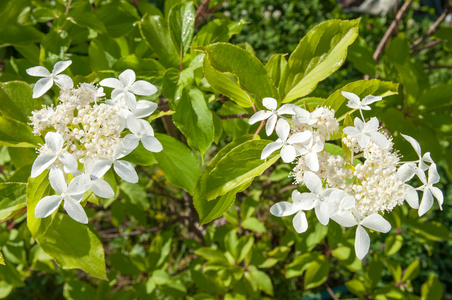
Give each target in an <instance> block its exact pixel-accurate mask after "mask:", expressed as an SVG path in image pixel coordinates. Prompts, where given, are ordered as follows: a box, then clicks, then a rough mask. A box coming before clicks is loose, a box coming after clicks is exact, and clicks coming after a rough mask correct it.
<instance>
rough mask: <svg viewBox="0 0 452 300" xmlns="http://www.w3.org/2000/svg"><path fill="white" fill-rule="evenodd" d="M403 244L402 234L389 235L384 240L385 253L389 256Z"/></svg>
mask: <svg viewBox="0 0 452 300" xmlns="http://www.w3.org/2000/svg"><path fill="white" fill-rule="evenodd" d="M402 245H403V236H402V235H401V234H397V235H390V236H388V237H387V238H386V240H385V255H386V256H390V255H393V254H396V253H397V252H399V250H400V248H402Z"/></svg>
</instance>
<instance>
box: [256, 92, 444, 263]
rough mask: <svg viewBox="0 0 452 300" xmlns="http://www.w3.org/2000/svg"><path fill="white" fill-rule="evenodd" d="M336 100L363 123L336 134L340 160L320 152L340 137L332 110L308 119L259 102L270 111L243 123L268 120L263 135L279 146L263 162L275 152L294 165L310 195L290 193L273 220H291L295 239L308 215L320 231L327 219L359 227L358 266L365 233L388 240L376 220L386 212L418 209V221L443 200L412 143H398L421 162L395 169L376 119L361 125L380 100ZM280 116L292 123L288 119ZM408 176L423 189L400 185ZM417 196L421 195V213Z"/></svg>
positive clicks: (396, 158)
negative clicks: (401, 207) (274, 136)
mask: <svg viewBox="0 0 452 300" xmlns="http://www.w3.org/2000/svg"><path fill="white" fill-rule="evenodd" d="M342 95H343V96H344V97H346V98H347V99H348V100H349V102H348V104H347V106H348V107H350V108H352V109H354V110H359V112H360V115H361V118H355V120H354V126H348V127H345V128H343V130H342V139H341V141H342V148H343V149H344V150H345V151H344V153H345V154H344V156H340V155H332V154H330V153H329V152H327V150H326V148H325V143H326V142H327V141H328V140H329V139H330V137H331V135H332V134H335V135H337V134H340V133H341V132H339V122H338V121H337V119H336V118H335V117H334V111H333V110H332V109H329V108H325V107H317V108H316V109H315V110H314V111H312V112H309V111H307V110H305V109H302V108H300V107H298V106H296V105H293V104H285V105H283V106H282V107H281V108H280V109H279V110H276V108H277V101H276V100H275V99H272V98H264V100H263V104H264V106H265V107H266V108H267V109H269V110H264V111H258V112H256V114H254V115H253V116H252V117H251V118H250V121H249V123H250V124H253V123H255V122H257V121H262V120H265V119H267V118H268V121H267V127H266V129H267V134H268V135H270V134H271V133H272V131H273V128H274V127H275V124H276V133H277V135H278V139H277V140H276V141H275V142H272V143H269V144H268V145H267V146H266V147H265V148H264V149H263V151H262V156H261V159H266V158H267V157H268V156H270V154H271V153H273V152H274V151H276V150H278V149H281V152H280V153H281V158H282V159H283V161H284V162H286V163H292V162H294V161H295V162H296V166H295V168H294V169H293V172H292V176H293V177H294V178H295V182H296V183H297V184H304V185H306V187H307V188H308V190H309V191H310V192H309V193H300V192H298V191H294V192H293V193H292V202H289V201H281V202H279V203H276V204H275V205H273V206H272V207H271V209H270V212H271V213H272V214H273V215H275V216H277V217H284V216H290V215H294V214H295V217H294V218H293V226H294V228H295V230H296V231H297V232H298V233H302V232H305V231H306V230H307V228H308V222H307V218H306V215H305V211H308V210H312V209H313V210H314V211H315V215H316V217H317V219H318V220H319V222H320V223H321V224H323V225H327V224H328V223H329V220H330V219H331V220H333V221H335V222H337V223H338V224H340V225H342V226H345V227H353V226H357V230H356V238H355V252H356V255H357V257H358V258H359V259H363V258H364V256H365V255H366V254H367V252H368V251H369V247H370V238H369V235H368V233H367V232H366V230H365V229H364V227H366V228H368V229H372V230H375V231H380V232H383V233H386V232H388V231H389V230H390V229H391V225H390V223H389V222H388V221H386V220H385V219H384V218H383V217H382V216H381V215H380V214H384V213H385V212H388V211H391V210H392V209H393V208H394V207H395V206H397V205H401V204H403V203H404V201H405V200H406V201H407V202H408V204H409V205H410V206H411V207H412V208H415V209H417V208H419V211H418V213H419V216H422V215H423V214H425V213H426V212H427V211H428V210H429V209H430V208H431V207H432V205H433V198H436V199H437V200H438V203H439V206H440V207H441V205H442V203H443V194H442V192H441V190H440V189H438V188H437V187H434V186H433V184H435V183H438V182H439V175H438V172H437V169H436V165H435V163H434V162H433V160H432V159H431V157H430V154H429V153H426V154H424V155H423V156H422V153H421V148H420V145H419V143H418V142H417V141H416V140H415V139H413V138H412V137H409V136H406V135H403V137H404V138H405V139H406V140H407V141H408V142H410V143H411V145H412V146H413V148H414V149H415V151H416V153H417V154H418V156H419V160H417V161H414V162H400V158H401V156H400V155H399V154H398V153H397V152H395V151H394V150H393V143H392V140H391V139H390V138H388V136H387V135H386V134H384V133H382V132H381V128H380V126H379V121H378V119H377V118H375V117H373V118H371V119H370V120H369V121H366V120H365V118H364V116H363V113H362V111H363V110H370V109H371V108H370V106H369V105H370V104H372V103H374V102H376V101H379V100H381V97H375V96H367V97H365V98H364V99H363V100H362V101H361V99H360V98H359V97H358V96H357V95H355V94H353V93H349V92H342ZM283 114H286V115H291V116H292V118H291V119H287V118H285V117H283V116H282V115H283ZM278 118H279V119H278ZM426 163H429V164H430V165H427V164H426ZM426 171H427V172H428V178H427V177H426V175H425V172H426ZM414 175H417V176H418V177H419V179H420V181H421V182H422V183H423V185H422V186H420V187H417V188H415V187H413V186H411V185H409V184H407V183H406V182H407V181H409V180H410V179H411V178H413V176H414ZM417 191H423V192H424V193H423V197H422V201H421V204H420V205H419V196H418V193H417Z"/></svg>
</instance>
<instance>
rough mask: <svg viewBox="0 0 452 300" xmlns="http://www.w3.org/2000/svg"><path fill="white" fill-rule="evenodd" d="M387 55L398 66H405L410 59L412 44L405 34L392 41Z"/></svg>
mask: <svg viewBox="0 0 452 300" xmlns="http://www.w3.org/2000/svg"><path fill="white" fill-rule="evenodd" d="M385 55H386V56H387V57H388V58H389V59H390V60H391V61H392V62H393V63H397V64H401V65H402V64H404V63H405V61H406V60H407V59H409V57H410V44H409V41H408V40H407V39H405V37H404V34H403V33H402V34H399V35H398V36H397V37H395V38H394V39H392V40H391V42H390V43H389V45H388V46H387V48H386V50H385Z"/></svg>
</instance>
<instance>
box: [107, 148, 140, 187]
mask: <svg viewBox="0 0 452 300" xmlns="http://www.w3.org/2000/svg"><path fill="white" fill-rule="evenodd" d="M131 151H132V150H128V149H125V148H124V147H123V146H122V145H118V146H117V147H116V148H115V150H114V155H113V156H114V159H113V160H109V161H108V164H107V165H108V166H109V167H108V169H110V167H111V165H112V164H113V169H114V170H115V173H116V174H118V176H119V177H121V178H122V180H124V181H127V182H130V183H137V182H138V174H137V172H136V171H135V168H134V167H133V165H132V164H131V163H130V162H128V161H126V160H120V159H121V158H122V157H124V156H126V155H127V154H129V153H130V152H131ZM108 169H107V171H108Z"/></svg>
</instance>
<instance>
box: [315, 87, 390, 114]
mask: <svg viewBox="0 0 452 300" xmlns="http://www.w3.org/2000/svg"><path fill="white" fill-rule="evenodd" d="M398 87H399V85H398V84H397V83H392V82H389V81H381V80H378V79H372V80H359V81H355V82H352V83H349V84H347V85H345V86H343V87H342V88H340V89H338V90H336V91H335V92H334V93H333V94H331V96H329V97H328V99H326V100H325V102H324V103H323V106H327V107H331V108H332V109H334V110H335V111H336V115H337V116H341V115H342V114H343V113H345V110H350V108H348V107H345V105H346V104H347V103H348V100H347V98H345V97H344V96H342V94H341V92H342V91H345V92H350V93H354V94H356V95H358V97H360V98H361V99H362V98H364V97H365V96H367V95H373V96H381V97H386V96H390V95H395V94H397V93H398ZM344 102H346V103H345V104H344ZM341 108H342V109H341Z"/></svg>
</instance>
